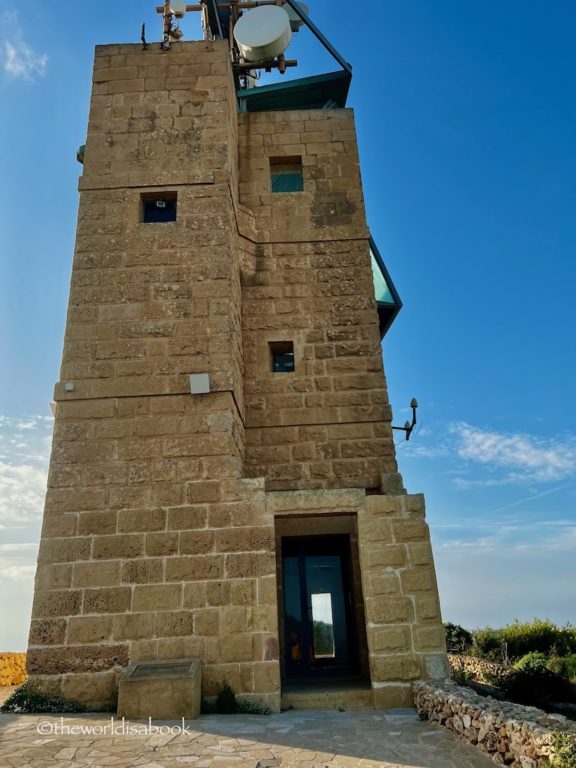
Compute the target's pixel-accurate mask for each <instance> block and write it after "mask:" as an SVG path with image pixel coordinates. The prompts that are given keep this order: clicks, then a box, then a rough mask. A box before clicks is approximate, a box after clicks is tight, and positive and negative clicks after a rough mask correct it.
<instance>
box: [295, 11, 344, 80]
mask: <svg viewBox="0 0 576 768" xmlns="http://www.w3.org/2000/svg"><path fill="white" fill-rule="evenodd" d="M284 2H285V3H286V5H289V6H290V8H292V10H293V11H294V13H296V14H297V15H298V16H299V17H300V18H301V19H302V21H303V22H304V24H306V26H307V27H308V29H309V30H310V31H311V32H312V34H313V35H314V36H315V37H316V38H317V39H318V40H319V41H320V42H321V43H322V45H323V46H324V48H326V50H327V51H328V53H330V54H331V55H332V56H333V57H334V58H335V59H336V61H337V62H338V64H340V66H341V67H342V69H344V70H345V71H346V72H348V74H349V75H352V65H351V64H349V63H348V62H347V61H346V59H344V58H343V57H342V56H341V55H340V54H339V53H338V51H337V50H336V48H334V46H333V45H332V43H331V42H330V41H329V40H328V39H327V38H326V37H324V35H323V34H322V32H320V30H319V29H318V27H317V26H316V24H314V22H313V21H312V20H311V19H310V17H309V16H308V14H306V13H304V11H303V10H302V8H301V7H300V6H299V5H298V3H297V2H295V1H294V0H284Z"/></svg>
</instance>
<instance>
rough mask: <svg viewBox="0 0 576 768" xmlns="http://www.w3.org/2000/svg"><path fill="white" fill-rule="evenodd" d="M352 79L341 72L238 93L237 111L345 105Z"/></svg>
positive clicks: (341, 106) (337, 106)
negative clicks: (238, 106) (238, 107)
mask: <svg viewBox="0 0 576 768" xmlns="http://www.w3.org/2000/svg"><path fill="white" fill-rule="evenodd" d="M351 81H352V76H351V75H350V73H348V72H345V71H344V70H339V71H338V72H328V73H327V74H324V75H315V76H314V77H303V78H300V79H297V80H289V81H288V82H286V83H274V84H273V85H263V86H262V87H261V88H248V89H246V90H242V91H238V92H237V96H238V103H239V105H240V111H241V112H278V111H288V110H292V109H328V108H343V107H345V106H346V101H347V99H348V91H349V90H350V83H351Z"/></svg>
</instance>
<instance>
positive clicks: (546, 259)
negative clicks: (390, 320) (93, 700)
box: [0, 0, 576, 650]
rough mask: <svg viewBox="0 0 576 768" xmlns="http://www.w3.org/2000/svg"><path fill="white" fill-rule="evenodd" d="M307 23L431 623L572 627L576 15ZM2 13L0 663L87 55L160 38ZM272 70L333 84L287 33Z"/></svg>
mask: <svg viewBox="0 0 576 768" xmlns="http://www.w3.org/2000/svg"><path fill="white" fill-rule="evenodd" d="M309 5H310V10H311V15H312V17H313V18H314V20H315V21H316V22H317V23H318V24H319V26H320V27H321V28H322V30H323V31H324V32H325V34H326V35H327V36H328V37H329V38H330V39H331V41H332V42H333V43H334V45H335V46H336V47H337V48H338V49H339V50H340V51H341V52H342V54H343V55H344V56H345V57H346V58H347V59H348V60H349V61H350V62H351V63H352V64H353V67H354V81H353V86H352V91H351V98H350V105H351V106H353V107H354V108H355V109H356V120H357V127H358V136H359V143H360V153H361V160H362V169H363V178H364V185H365V196H366V205H367V211H368V217H369V222H370V226H371V228H372V232H373V235H374V237H375V239H376V241H377V243H378V245H379V247H380V250H381V252H382V254H383V256H384V259H385V261H386V263H387V266H388V268H389V270H390V272H391V274H392V277H393V279H394V281H395V283H396V286H397V288H398V290H399V292H400V295H401V296H402V299H403V301H404V309H403V310H402V312H401V314H400V316H399V318H398V320H397V321H396V323H395V325H394V326H393V327H392V329H391V331H390V332H389V334H388V336H387V338H386V339H385V342H384V357H385V367H386V372H387V376H388V383H389V388H390V397H391V402H392V405H393V408H394V413H395V420H396V423H400V424H401V423H403V422H404V421H405V420H406V418H408V416H409V414H408V411H407V410H406V406H407V405H408V403H409V402H410V399H411V398H412V397H413V396H416V397H417V398H418V400H419V402H420V410H419V417H420V423H419V426H418V430H417V432H416V434H414V436H413V438H412V440H411V441H410V443H408V444H407V443H402V442H400V438H399V437H398V440H399V445H398V458H399V462H400V467H401V470H402V472H403V474H404V477H405V481H406V485H407V487H408V489H409V490H410V491H424V492H425V493H426V497H427V505H428V517H429V522H430V525H431V528H432V535H433V541H434V546H435V554H436V564H437V570H438V576H439V581H440V590H441V598H442V605H443V613H444V617H445V619H447V620H452V621H457V622H460V623H463V624H465V625H466V626H468V627H477V626H483V625H486V624H495V625H498V624H502V623H505V622H507V621H511V620H512V619H514V618H515V617H518V618H521V619H530V618H532V617H534V616H541V617H544V616H548V617H549V618H551V619H553V620H555V621H558V622H561V623H563V622H566V621H572V622H576V599H575V588H574V585H575V584H576V513H575V500H576V429H575V425H574V416H573V413H574V408H573V405H572V398H573V394H574V390H575V386H574V384H575V381H574V379H575V356H574V342H573V339H572V334H573V331H574V327H575V322H574V320H575V317H574V315H575V310H574V306H575V302H574V300H573V296H572V293H573V286H574V285H575V284H576V260H575V258H574V256H575V254H576V141H575V137H576V101H575V100H574V92H575V89H576V58H575V57H574V53H573V30H574V27H575V24H576V6H575V5H574V3H573V2H572V0H556V2H554V3H549V4H547V5H546V6H543V5H542V4H541V3H540V2H537V1H536V0H529V1H528V2H526V0H524V1H523V2H520V1H519V0H507V2H506V3H502V2H501V0H484V2H482V3H472V2H469V0H434V2H432V1H431V0H367V2H365V3H364V4H360V3H345V2H344V0H309ZM13 7H14V6H13V4H8V3H7V2H6V0H4V2H3V3H2V4H0V104H1V105H2V107H1V109H2V119H1V120H0V178H2V180H3V183H2V184H1V185H0V359H1V360H2V371H3V375H2V376H1V377H0V615H2V616H3V617H10V619H9V620H8V621H6V620H5V621H3V622H2V623H1V624H0V650H8V649H14V650H16V649H21V648H24V647H25V644H26V636H27V631H28V621H29V611H30V604H31V596H32V578H33V573H34V564H35V557H36V551H37V542H38V538H39V530H40V523H41V511H42V499H43V493H44V487H45V473H46V467H47V457H48V450H49V444H50V433H51V421H50V412H49V408H48V403H49V401H50V399H51V393H52V387H53V383H54V381H55V380H56V379H57V377H58V368H59V363H60V355H61V347H62V335H63V328H64V318H65V311H66V302H67V292H68V284H69V279H70V265H71V258H72V251H73V242H74V229H75V217H76V209H77V192H76V187H77V177H78V175H79V173H80V170H81V169H80V166H79V165H78V164H77V163H76V160H75V153H76V149H77V147H78V145H80V144H82V143H84V137H85V127H86V122H87V109H88V102H89V95H90V80H91V66H92V52H93V46H94V45H95V44H97V43H110V42H137V40H138V38H139V33H140V24H141V22H142V21H146V23H147V30H148V38H149V40H150V41H151V42H152V41H154V42H156V41H157V40H158V38H159V35H160V27H159V24H158V18H157V17H156V14H155V13H154V3H153V2H142V1H139V2H135V0H125V2H124V3H122V4H118V3H112V2H102V0H98V1H97V2H96V0H89V1H88V2H82V3H80V4H78V5H77V7H76V8H75V9H74V10H73V11H71V10H70V9H68V10H67V11H66V14H64V16H63V15H62V12H61V10H60V11H59V6H58V4H57V3H56V2H54V1H53V0H52V1H50V0H49V1H48V2H46V1H45V0H44V2H40V0H29V2H28V3H27V4H26V5H25V6H22V10H19V11H16V12H14V11H12V10H10V8H13ZM355 7H356V8H357V7H366V8H367V11H366V14H365V16H364V17H362V16H352V15H351V13H352V12H351V9H352V8H355ZM118 9H120V10H118ZM183 28H184V31H185V33H186V36H187V38H188V39H194V38H197V37H198V31H197V25H196V23H195V22H194V21H193V20H192V19H191V18H187V19H186V20H185V21H184V23H183ZM290 55H291V56H295V57H297V58H299V59H300V61H301V63H302V66H301V67H299V69H298V70H296V71H294V70H293V71H292V72H291V73H290V75H289V76H290V77H293V76H296V74H295V73H296V72H297V73H298V75H299V76H303V75H306V74H314V73H319V72H322V71H329V70H330V69H333V68H335V66H333V65H332V63H331V61H330V60H329V58H328V57H327V55H325V54H324V53H323V52H322V50H321V49H320V47H319V46H318V44H317V43H316V42H315V41H314V40H313V39H312V38H311V37H310V36H309V35H308V33H306V32H302V33H300V34H299V35H298V36H297V37H296V38H295V41H294V44H293V47H292V48H291V49H290Z"/></svg>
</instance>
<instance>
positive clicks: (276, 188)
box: [270, 157, 304, 192]
mask: <svg viewBox="0 0 576 768" xmlns="http://www.w3.org/2000/svg"><path fill="white" fill-rule="evenodd" d="M270 189H271V190H272V192H304V176H303V174H302V158H301V157H271V158H270Z"/></svg>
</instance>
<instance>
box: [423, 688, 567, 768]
mask: <svg viewBox="0 0 576 768" xmlns="http://www.w3.org/2000/svg"><path fill="white" fill-rule="evenodd" d="M413 690H414V700H415V706H416V710H417V712H418V714H419V715H420V716H421V717H424V718H426V719H428V720H430V721H432V722H437V723H439V724H440V725H443V726H444V727H445V728H447V729H448V730H450V731H453V732H455V733H456V734H457V735H458V738H460V739H462V740H463V741H467V742H469V743H470V744H474V745H476V746H477V747H478V748H479V749H480V750H482V751H483V752H486V753H487V754H488V755H490V757H491V758H492V760H493V761H494V762H495V763H498V764H499V765H510V766H512V768H546V767H547V766H548V765H549V762H548V757H549V755H550V754H551V753H552V752H553V748H552V738H553V734H554V731H564V732H566V733H568V734H573V735H574V738H576V724H574V723H571V722H570V721H569V720H567V719H566V718H565V717H563V716H562V715H550V714H547V713H546V712H543V711H542V710H540V709H536V707H524V706H521V705H519V704H513V703H511V702H509V701H496V700H495V699H493V698H491V697H489V696H488V697H483V696H479V695H478V694H477V693H475V692H474V691H472V690H470V689H468V688H463V687H462V686H459V685H457V684H456V683H455V682H453V681H452V680H435V681H433V682H426V681H423V680H417V681H416V682H415V683H414V685H413Z"/></svg>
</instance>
